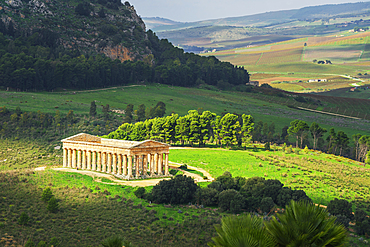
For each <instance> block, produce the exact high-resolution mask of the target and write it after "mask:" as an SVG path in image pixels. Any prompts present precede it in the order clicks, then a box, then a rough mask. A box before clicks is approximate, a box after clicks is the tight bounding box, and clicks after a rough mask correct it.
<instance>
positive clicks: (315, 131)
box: [310, 122, 327, 149]
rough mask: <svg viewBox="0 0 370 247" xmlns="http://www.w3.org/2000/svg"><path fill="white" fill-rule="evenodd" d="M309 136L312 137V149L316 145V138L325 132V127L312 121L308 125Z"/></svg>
mask: <svg viewBox="0 0 370 247" xmlns="http://www.w3.org/2000/svg"><path fill="white" fill-rule="evenodd" d="M310 132H311V136H312V138H313V149H316V147H317V140H318V139H319V138H321V137H323V135H324V133H326V132H327V130H326V129H324V128H322V127H320V126H319V125H318V124H317V123H316V122H313V123H312V124H311V126H310Z"/></svg>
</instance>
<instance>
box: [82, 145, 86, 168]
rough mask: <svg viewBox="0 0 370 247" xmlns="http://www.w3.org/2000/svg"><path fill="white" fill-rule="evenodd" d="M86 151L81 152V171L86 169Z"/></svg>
mask: <svg viewBox="0 0 370 247" xmlns="http://www.w3.org/2000/svg"><path fill="white" fill-rule="evenodd" d="M86 153H87V152H86V150H83V151H81V154H82V169H84V170H85V169H86Z"/></svg>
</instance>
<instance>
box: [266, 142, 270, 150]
mask: <svg viewBox="0 0 370 247" xmlns="http://www.w3.org/2000/svg"><path fill="white" fill-rule="evenodd" d="M265 150H266V151H270V142H266V143H265Z"/></svg>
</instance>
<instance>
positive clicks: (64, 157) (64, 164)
mask: <svg viewBox="0 0 370 247" xmlns="http://www.w3.org/2000/svg"><path fill="white" fill-rule="evenodd" d="M67 162H68V151H67V149H66V148H63V167H67Z"/></svg>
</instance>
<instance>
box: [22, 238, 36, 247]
mask: <svg viewBox="0 0 370 247" xmlns="http://www.w3.org/2000/svg"><path fill="white" fill-rule="evenodd" d="M24 247H35V243H34V242H33V241H32V239H28V240H27V242H26V244H25V245H24Z"/></svg>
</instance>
